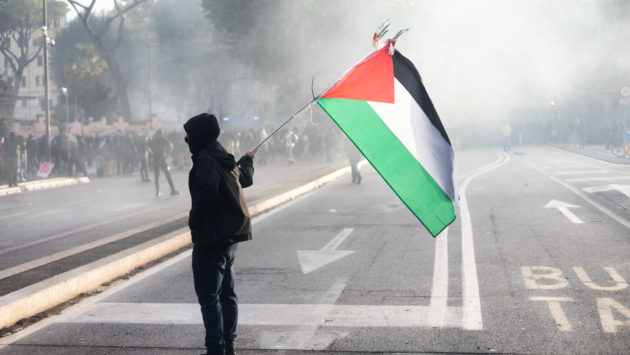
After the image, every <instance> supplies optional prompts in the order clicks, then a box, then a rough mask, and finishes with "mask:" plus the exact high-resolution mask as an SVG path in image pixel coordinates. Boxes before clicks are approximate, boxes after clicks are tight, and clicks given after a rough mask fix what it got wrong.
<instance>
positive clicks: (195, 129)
mask: <svg viewBox="0 0 630 355" xmlns="http://www.w3.org/2000/svg"><path fill="white" fill-rule="evenodd" d="M184 131H186V133H187V134H188V137H190V139H187V140H186V142H187V143H188V146H189V147H190V152H191V153H192V154H193V155H195V154H198V153H199V152H200V151H201V150H202V149H203V148H205V147H206V146H209V145H214V144H213V143H215V142H216V141H217V138H219V133H220V132H221V129H220V128H219V122H218V121H217V118H216V117H215V116H214V115H211V114H208V113H202V114H200V115H197V116H195V117H193V118H191V119H189V120H188V121H187V122H186V123H184Z"/></svg>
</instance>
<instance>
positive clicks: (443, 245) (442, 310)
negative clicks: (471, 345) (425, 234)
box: [429, 228, 448, 327]
mask: <svg viewBox="0 0 630 355" xmlns="http://www.w3.org/2000/svg"><path fill="white" fill-rule="evenodd" d="M430 305H431V309H430V311H429V323H431V324H438V326H439V327H442V326H443V324H444V322H445V321H446V312H447V306H448V228H446V229H444V230H443V231H442V233H440V234H439V235H438V236H437V237H436V238H435V257H434V260H433V284H432V286H431V303H430Z"/></svg>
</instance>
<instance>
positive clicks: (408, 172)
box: [318, 99, 455, 237]
mask: <svg viewBox="0 0 630 355" xmlns="http://www.w3.org/2000/svg"><path fill="white" fill-rule="evenodd" d="M318 104H319V105H320V106H321V107H322V108H323V109H324V110H325V111H326V113H328V115H329V116H330V117H331V118H332V119H333V120H334V121H335V122H336V123H337V125H338V126H339V127H340V128H341V129H342V130H343V131H344V132H345V133H346V135H347V136H348V137H349V138H350V139H351V140H352V142H353V143H354V144H355V145H356V146H357V148H359V150H361V153H363V155H364V156H365V157H366V158H367V160H368V161H369V162H370V163H371V164H372V166H374V168H375V169H376V170H377V171H378V173H379V174H380V175H381V176H382V177H383V179H384V180H385V181H386V182H387V184H389V186H390V187H391V188H392V190H394V192H395V193H396V194H397V195H398V197H400V199H401V200H402V201H403V203H405V204H406V205H407V207H409V209H410V210H411V212H413V214H415V215H416V217H417V218H418V219H419V220H420V222H421V223H422V224H424V226H425V227H426V228H427V229H428V230H429V232H430V233H431V234H432V235H433V236H434V237H435V236H437V235H438V234H439V233H440V232H441V231H442V230H443V229H444V228H446V227H447V226H448V225H449V224H450V223H451V222H453V221H454V220H455V207H454V206H453V202H452V201H451V200H450V198H449V197H448V196H447V195H446V194H445V193H444V191H443V190H442V188H441V187H440V186H439V185H438V184H437V183H436V182H435V180H434V179H433V178H432V177H431V175H430V174H429V173H428V172H427V171H426V170H425V169H424V168H423V167H422V165H421V164H420V163H419V162H418V161H417V160H416V158H414V156H413V155H411V153H409V151H408V150H407V148H405V146H404V145H403V144H402V143H401V142H400V140H399V139H398V138H397V137H396V136H395V135H394V134H393V133H392V132H391V131H390V130H389V128H388V127H387V125H386V124H385V123H384V122H383V121H382V120H381V118H380V117H379V116H378V115H377V114H376V112H375V111H374V110H373V109H372V107H371V106H370V105H369V104H368V103H367V102H365V101H359V100H348V99H320V100H319V101H318Z"/></svg>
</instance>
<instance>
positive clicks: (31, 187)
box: [0, 176, 90, 196]
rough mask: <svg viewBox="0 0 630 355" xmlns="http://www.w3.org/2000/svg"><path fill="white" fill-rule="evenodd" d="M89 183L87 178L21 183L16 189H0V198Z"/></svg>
mask: <svg viewBox="0 0 630 355" xmlns="http://www.w3.org/2000/svg"><path fill="white" fill-rule="evenodd" d="M88 182H90V179H89V178H88V177H87V176H84V177H78V178H57V179H51V180H35V181H29V182H23V183H20V184H18V186H17V187H6V185H4V186H5V187H2V188H0V196H7V195H13V194H17V193H21V192H26V191H37V190H46V189H52V188H54V187H61V186H69V185H76V184H84V183H88Z"/></svg>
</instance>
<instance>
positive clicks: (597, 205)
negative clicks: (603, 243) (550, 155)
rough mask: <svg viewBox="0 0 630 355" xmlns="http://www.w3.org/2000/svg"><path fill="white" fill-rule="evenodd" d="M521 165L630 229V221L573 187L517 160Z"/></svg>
mask: <svg viewBox="0 0 630 355" xmlns="http://www.w3.org/2000/svg"><path fill="white" fill-rule="evenodd" d="M519 159H520V160H521V161H522V162H523V163H525V164H527V165H529V167H530V168H532V169H534V170H536V171H538V172H539V173H541V174H543V175H545V176H547V177H548V178H550V179H551V180H553V181H555V182H557V183H558V184H560V185H562V186H564V187H566V188H567V189H568V190H570V191H571V192H573V193H574V194H576V195H578V196H580V197H581V198H582V199H583V200H584V201H586V202H588V203H590V204H591V205H592V206H594V207H595V208H597V209H598V210H600V211H601V212H603V213H605V214H606V215H608V217H610V218H612V219H614V220H615V221H617V222H619V223H620V224H621V225H623V226H624V227H626V228H628V229H630V221H628V220H627V219H625V218H623V217H621V216H619V215H617V214H616V213H614V212H613V211H611V210H609V209H608V208H606V207H604V206H602V205H601V204H600V203H598V202H596V201H594V200H593V199H592V198H590V197H588V196H587V195H585V194H584V193H582V191H580V190H578V189H576V188H575V187H573V186H571V185H569V184H567V183H566V182H564V181H562V180H560V179H558V178H557V177H555V176H551V175H549V174H546V173H545V172H544V171H542V170H541V169H539V168H538V167H536V166H535V165H534V164H531V163H530V162H528V161H526V160H524V159H521V158H519Z"/></svg>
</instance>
